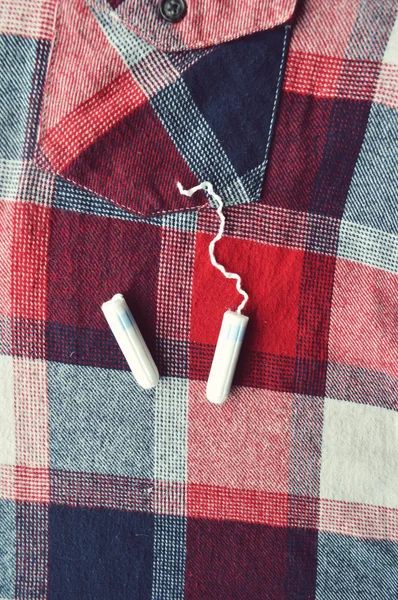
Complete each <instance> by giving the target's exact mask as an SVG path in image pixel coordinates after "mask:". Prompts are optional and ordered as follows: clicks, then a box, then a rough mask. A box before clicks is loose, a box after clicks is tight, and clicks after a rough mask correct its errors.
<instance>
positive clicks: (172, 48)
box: [89, 0, 295, 52]
mask: <svg viewBox="0 0 398 600" xmlns="http://www.w3.org/2000/svg"><path fill="white" fill-rule="evenodd" d="M89 3H90V4H92V3H94V4H95V5H96V10H99V11H100V12H101V13H103V14H106V15H108V16H109V17H111V18H113V19H115V20H116V21H118V22H119V23H121V24H123V25H125V26H126V27H128V28H129V29H131V30H133V31H134V32H136V33H138V34H139V35H140V36H141V37H142V38H144V39H145V40H146V41H147V42H151V43H153V44H154V45H156V46H157V47H158V48H159V49H161V50H163V51H164V52H178V51H181V50H195V49H199V48H206V47H207V46H215V45H218V44H222V43H225V42H228V41H231V40H234V39H236V38H238V37H242V36H245V35H250V34H252V33H256V32H258V31H266V30H267V29H273V28H274V27H277V26H278V25H282V24H283V23H286V21H289V20H290V19H291V18H292V17H293V14H294V8H295V4H294V6H293V10H292V11H291V13H290V14H288V15H287V16H286V15H283V17H282V18H280V19H275V21H270V22H268V23H267V24H266V25H265V26H264V27H260V28H259V27H254V28H249V29H239V30H237V31H234V33H231V34H230V35H225V36H222V37H219V38H214V39H211V40H210V42H195V43H193V44H190V45H189V46H187V45H186V44H183V43H182V42H181V43H180V44H176V43H172V44H167V43H166V44H165V43H164V41H163V42H162V37H163V38H164V37H165V36H164V34H163V35H162V34H159V35H157V36H156V35H152V34H150V33H148V32H147V31H145V29H143V28H142V27H140V25H138V24H137V23H136V21H133V20H131V21H129V20H128V19H126V18H123V17H121V16H120V15H119V13H117V12H116V11H115V10H111V9H110V8H106V9H104V8H100V6H99V5H98V4H97V2H96V0H89ZM172 27H173V25H171V24H170V27H169V29H170V31H171V30H172ZM177 33H178V32H177Z"/></svg>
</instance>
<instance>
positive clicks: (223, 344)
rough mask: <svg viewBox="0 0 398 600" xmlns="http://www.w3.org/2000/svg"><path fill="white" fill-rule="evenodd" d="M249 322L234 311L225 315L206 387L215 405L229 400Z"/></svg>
mask: <svg viewBox="0 0 398 600" xmlns="http://www.w3.org/2000/svg"><path fill="white" fill-rule="evenodd" d="M248 320H249V317H246V315H242V314H240V313H238V312H233V311H232V310H227V312H225V313H224V317H223V320H222V324H221V329H220V333H219V336H218V340H217V346H216V350H215V352H214V357H213V362H212V365H211V369H210V374H209V379H208V380H207V387H206V396H207V399H208V400H210V402H213V403H214V404H222V403H223V402H225V400H226V399H227V398H228V394H229V392H230V389H231V385H232V380H233V378H234V374H235V369H236V363H237V362H238V358H239V353H240V349H241V346H242V342H243V338H244V336H245V331H246V326H247V322H248Z"/></svg>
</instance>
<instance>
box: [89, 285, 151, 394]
mask: <svg viewBox="0 0 398 600" xmlns="http://www.w3.org/2000/svg"><path fill="white" fill-rule="evenodd" d="M101 308H102V312H103V313H104V315H105V318H106V320H107V321H108V325H109V327H110V328H111V330H112V333H113V335H114V336H115V338H116V341H117V343H118V344H119V347H120V349H121V351H122V352H123V355H124V357H125V359H126V361H127V364H128V365H129V367H130V369H131V372H132V374H133V376H134V377H135V379H136V381H137V383H138V384H139V385H140V386H141V387H143V388H144V389H146V390H148V389H150V388H153V387H155V386H156V384H157V383H158V381H159V371H158V369H157V367H156V365H155V362H154V360H153V358H152V356H151V354H150V352H149V350H148V346H147V345H146V343H145V340H144V338H143V337H142V334H141V332H140V330H139V329H138V326H137V323H136V322H135V320H134V317H133V315H132V314H131V312H130V309H129V307H128V306H127V304H126V301H125V299H124V298H123V296H122V294H115V295H114V296H113V298H111V300H108V302H104V304H103V305H102V307H101Z"/></svg>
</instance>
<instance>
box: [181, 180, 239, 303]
mask: <svg viewBox="0 0 398 600" xmlns="http://www.w3.org/2000/svg"><path fill="white" fill-rule="evenodd" d="M177 187H178V189H179V192H180V194H183V195H184V196H192V195H193V194H195V193H196V192H198V191H199V190H203V191H205V192H207V193H208V194H209V195H210V196H211V197H212V198H213V200H214V201H215V203H216V206H217V208H216V211H217V214H218V216H219V217H220V227H219V229H218V233H217V235H216V237H215V238H213V239H212V241H211V242H210V244H209V254H210V262H211V264H212V265H213V267H216V269H218V270H219V271H221V273H222V274H223V275H224V277H226V278H227V279H235V280H236V289H237V291H238V292H239V294H240V295H241V296H243V300H242V302H241V303H240V304H239V306H238V308H237V309H236V312H237V313H238V314H239V315H240V314H241V312H242V310H243V309H244V307H245V306H246V303H247V301H248V300H249V295H248V294H247V292H245V290H244V289H243V288H242V279H241V277H240V275H238V274H237V273H230V272H229V271H227V270H226V269H225V267H224V265H222V264H220V263H219V262H218V261H217V260H216V257H215V255H214V248H215V245H216V243H217V242H218V241H219V240H220V239H221V238H222V236H223V235H224V229H225V216H224V213H223V208H224V203H223V201H222V200H221V198H220V196H219V195H218V194H216V192H215V191H214V188H213V184H212V183H210V181H203V182H202V183H200V184H199V185H196V186H195V187H193V188H190V189H189V190H185V189H184V188H183V187H182V185H181V183H180V182H178V183H177Z"/></svg>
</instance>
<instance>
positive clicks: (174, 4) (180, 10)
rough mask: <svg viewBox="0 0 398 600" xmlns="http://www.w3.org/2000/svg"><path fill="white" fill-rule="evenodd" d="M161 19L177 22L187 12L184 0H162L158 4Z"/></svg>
mask: <svg viewBox="0 0 398 600" xmlns="http://www.w3.org/2000/svg"><path fill="white" fill-rule="evenodd" d="M159 10H160V14H161V15H162V17H163V19H165V20H166V21H169V22H170V23H178V21H181V19H182V18H183V17H185V13H186V12H187V5H186V3H185V0H162V1H161V3H160V6H159Z"/></svg>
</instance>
